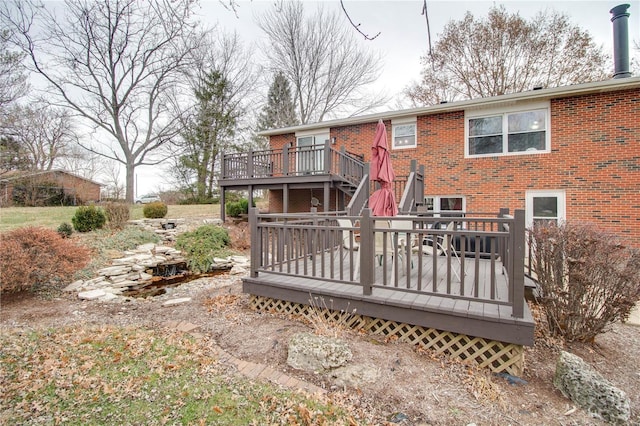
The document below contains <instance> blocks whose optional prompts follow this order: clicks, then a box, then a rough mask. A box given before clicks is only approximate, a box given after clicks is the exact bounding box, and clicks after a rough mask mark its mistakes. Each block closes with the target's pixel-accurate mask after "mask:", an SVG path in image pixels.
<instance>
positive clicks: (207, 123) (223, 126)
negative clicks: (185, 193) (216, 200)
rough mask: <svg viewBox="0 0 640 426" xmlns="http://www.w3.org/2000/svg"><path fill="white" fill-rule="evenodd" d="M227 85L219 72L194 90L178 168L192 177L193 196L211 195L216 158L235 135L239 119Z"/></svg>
mask: <svg viewBox="0 0 640 426" xmlns="http://www.w3.org/2000/svg"><path fill="white" fill-rule="evenodd" d="M231 89H232V88H231V83H230V82H229V80H227V79H226V78H225V77H224V75H222V73H220V72H219V71H216V70H214V71H210V72H208V73H207V74H205V75H204V76H203V78H202V79H201V80H200V83H199V85H198V87H197V88H196V89H195V90H194V94H195V98H196V102H197V105H196V112H195V114H194V116H193V118H192V119H191V120H190V122H189V123H188V125H187V126H186V128H185V131H184V132H183V135H182V136H183V141H184V145H183V155H182V156H181V157H180V164H181V166H182V167H184V168H185V169H187V170H190V171H191V172H192V173H193V175H194V176H195V181H196V191H195V192H196V194H197V195H196V196H197V197H198V198H199V199H204V198H207V197H208V198H211V197H212V195H213V189H214V183H215V182H214V181H215V173H214V172H215V170H216V162H217V160H218V154H219V153H220V151H221V149H222V148H223V147H224V145H225V144H226V143H228V142H229V141H230V140H231V138H232V137H233V136H234V134H235V128H236V123H237V120H238V117H239V115H240V111H239V110H238V108H237V106H236V105H235V104H234V103H232V102H230V98H231V93H232V90H231Z"/></svg>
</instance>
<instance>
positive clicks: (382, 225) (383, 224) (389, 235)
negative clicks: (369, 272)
mask: <svg viewBox="0 0 640 426" xmlns="http://www.w3.org/2000/svg"><path fill="white" fill-rule="evenodd" d="M375 227H376V228H378V229H384V232H383V231H379V232H376V233H375V249H374V252H375V256H376V260H377V261H378V265H379V266H382V264H383V261H384V258H385V254H386V255H387V256H388V257H390V258H391V276H392V277H393V276H394V275H395V274H394V268H395V262H394V259H395V258H396V256H397V257H398V262H400V264H404V261H403V258H404V256H403V254H404V253H403V251H402V250H401V249H400V244H399V242H398V239H397V238H394V232H392V231H391V224H390V223H389V221H388V220H376V224H375ZM385 239H386V244H385ZM405 273H406V271H405V268H402V274H403V275H404V274H405Z"/></svg>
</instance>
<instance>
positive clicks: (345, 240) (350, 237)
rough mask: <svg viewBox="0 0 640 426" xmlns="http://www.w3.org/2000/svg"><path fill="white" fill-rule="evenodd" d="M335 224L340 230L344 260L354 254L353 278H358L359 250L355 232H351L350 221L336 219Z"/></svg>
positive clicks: (351, 225)
mask: <svg viewBox="0 0 640 426" xmlns="http://www.w3.org/2000/svg"><path fill="white" fill-rule="evenodd" d="M336 222H338V226H339V227H340V228H342V243H341V244H342V247H343V248H344V249H345V252H344V253H345V255H344V256H345V258H346V257H347V256H349V253H350V252H354V255H353V259H354V272H353V276H354V278H355V277H356V276H358V272H359V269H360V254H359V253H358V250H359V249H360V243H359V242H358V241H356V238H355V237H356V232H355V231H354V230H352V229H351V228H353V223H352V222H351V219H341V218H336Z"/></svg>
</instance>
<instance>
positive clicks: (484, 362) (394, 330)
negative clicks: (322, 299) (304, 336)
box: [249, 295, 524, 376]
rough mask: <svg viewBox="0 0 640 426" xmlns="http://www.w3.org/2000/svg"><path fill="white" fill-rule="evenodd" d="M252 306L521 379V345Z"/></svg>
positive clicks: (266, 301) (335, 314) (287, 306)
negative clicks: (392, 340) (377, 337)
mask: <svg viewBox="0 0 640 426" xmlns="http://www.w3.org/2000/svg"><path fill="white" fill-rule="evenodd" d="M249 303H250V306H251V307H252V308H253V309H255V310H258V311H264V312H272V313H278V314H288V315H293V316H302V317H305V318H307V319H309V320H313V319H315V318H318V315H322V316H324V318H325V319H326V320H327V321H330V322H331V321H334V322H335V323H337V324H340V325H342V326H345V327H350V328H352V329H354V330H362V331H365V332H368V333H372V334H378V335H384V336H395V337H397V338H398V340H400V341H403V342H407V343H410V344H413V345H420V346H421V347H423V348H425V349H431V350H433V351H435V352H436V353H445V354H448V355H449V356H452V357H454V358H458V359H462V360H474V361H475V362H477V363H478V364H480V367H488V368H490V369H491V370H492V371H494V372H496V373H500V372H506V373H509V374H511V375H514V376H520V375H522V373H523V370H524V349H523V347H522V346H521V345H516V344H513V343H504V342H499V341H496V340H487V339H483V338H481V337H473V336H467V335H465V334H457V333H452V332H450V331H443V330H437V329H435V328H424V327H421V326H416V325H411V324H406V323H399V322H395V321H388V320H384V319H380V318H371V317H367V316H363V315H358V314H355V313H347V312H344V311H336V310H331V309H328V308H324V307H322V308H319V307H316V306H310V305H305V304H300V303H294V302H286V301H283V300H277V299H272V298H269V297H263V296H255V295H251V299H250V302H249Z"/></svg>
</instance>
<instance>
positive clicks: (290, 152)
mask: <svg viewBox="0 0 640 426" xmlns="http://www.w3.org/2000/svg"><path fill="white" fill-rule="evenodd" d="M311 174H333V175H337V176H341V177H342V178H343V179H344V180H346V181H348V182H350V183H352V184H353V185H354V186H357V185H358V184H359V183H360V181H361V180H362V178H363V176H364V175H365V163H364V162H363V159H362V158H361V157H360V156H357V155H354V154H351V153H348V152H347V151H346V150H345V149H344V148H342V149H340V150H336V149H334V148H332V146H331V144H330V143H329V142H327V143H325V144H324V145H311V146H291V144H287V145H286V146H285V147H284V148H283V149H281V150H273V149H269V150H262V151H249V152H239V153H233V154H224V155H223V157H222V173H221V180H222V181H224V180H231V179H260V178H271V177H283V176H306V175H311Z"/></svg>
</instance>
